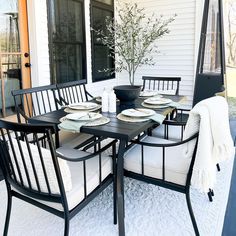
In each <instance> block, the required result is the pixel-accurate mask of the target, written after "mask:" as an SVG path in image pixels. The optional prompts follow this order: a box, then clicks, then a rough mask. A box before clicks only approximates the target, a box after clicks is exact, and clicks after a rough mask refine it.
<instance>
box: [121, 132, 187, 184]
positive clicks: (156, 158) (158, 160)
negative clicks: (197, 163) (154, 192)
mask: <svg viewBox="0 0 236 236" xmlns="http://www.w3.org/2000/svg"><path fill="white" fill-rule="evenodd" d="M142 141H143V142H150V143H173V142H172V141H169V140H165V139H160V138H155V137H150V136H149V137H146V138H144V139H143V140H142ZM183 145H185V144H183ZM183 145H180V146H176V147H169V148H166V152H165V156H166V158H165V180H166V181H168V182H172V183H176V184H180V185H185V183H186V177H187V173H188V169H189V165H190V162H191V159H187V158H185V157H184V156H183ZM124 168H125V169H126V170H128V171H132V172H135V173H138V174H141V173H142V172H141V145H135V146H134V147H133V148H131V149H130V150H128V151H127V153H126V154H125V158H124ZM144 175H146V176H149V177H153V178H158V179H162V148H159V147H148V146H144Z"/></svg>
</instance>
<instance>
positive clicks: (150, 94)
mask: <svg viewBox="0 0 236 236" xmlns="http://www.w3.org/2000/svg"><path fill="white" fill-rule="evenodd" d="M156 95H158V92H157V91H153V90H144V91H141V92H140V95H139V96H140V97H153V96H156ZM160 97H162V96H161V95H160Z"/></svg>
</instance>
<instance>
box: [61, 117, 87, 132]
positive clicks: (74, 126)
mask: <svg viewBox="0 0 236 236" xmlns="http://www.w3.org/2000/svg"><path fill="white" fill-rule="evenodd" d="M86 123H87V121H72V120H64V121H62V122H61V123H60V124H59V125H58V128H59V129H63V130H66V131H72V132H80V128H81V126H83V125H85V124H86Z"/></svg>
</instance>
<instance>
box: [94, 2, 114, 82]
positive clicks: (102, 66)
mask: <svg viewBox="0 0 236 236" xmlns="http://www.w3.org/2000/svg"><path fill="white" fill-rule="evenodd" d="M107 16H109V17H113V16H114V2H113V0H96V1H95V0H92V9H91V26H92V28H94V29H101V28H104V26H105V19H106V17H107ZM91 34H92V80H93V82H96V81H101V80H106V79H110V78H113V77H114V74H111V73H110V72H106V71H104V70H106V69H109V70H112V68H114V60H113V59H112V58H111V57H109V53H110V52H109V49H108V48H107V46H105V45H103V44H102V43H101V42H99V41H98V40H97V39H96V34H95V33H94V32H93V31H92V32H91Z"/></svg>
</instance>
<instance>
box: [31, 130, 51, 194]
mask: <svg viewBox="0 0 236 236" xmlns="http://www.w3.org/2000/svg"><path fill="white" fill-rule="evenodd" d="M35 136H36V146H37V148H38V153H39V159H40V162H41V166H42V169H43V174H44V179H45V182H46V185H47V190H48V192H49V194H51V188H50V185H49V181H48V174H47V171H46V167H45V164H44V161H43V156H42V152H41V148H40V145H39V140H38V136H37V134H35Z"/></svg>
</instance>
